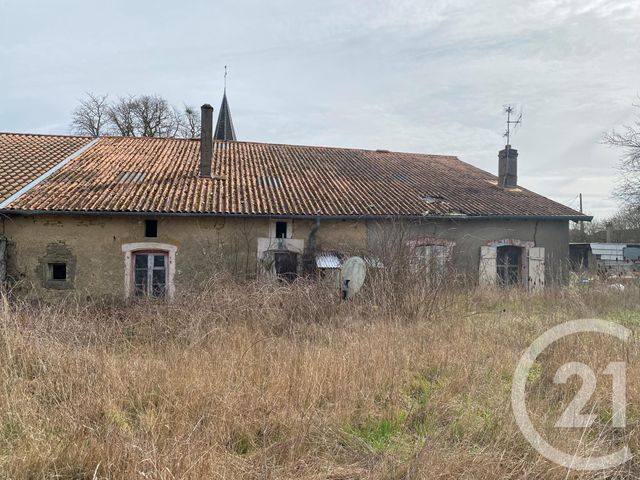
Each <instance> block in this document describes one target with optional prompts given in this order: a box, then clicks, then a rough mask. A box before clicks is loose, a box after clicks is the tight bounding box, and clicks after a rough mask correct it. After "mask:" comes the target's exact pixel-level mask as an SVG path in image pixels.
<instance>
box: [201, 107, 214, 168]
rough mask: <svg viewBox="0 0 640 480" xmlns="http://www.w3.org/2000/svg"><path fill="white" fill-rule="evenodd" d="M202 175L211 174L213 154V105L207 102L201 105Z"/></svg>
mask: <svg viewBox="0 0 640 480" xmlns="http://www.w3.org/2000/svg"><path fill="white" fill-rule="evenodd" d="M200 122H201V123H200V176H201V177H210V176H211V157H212V156H213V107H212V106H211V105H209V104H208V103H205V104H204V105H202V107H200Z"/></svg>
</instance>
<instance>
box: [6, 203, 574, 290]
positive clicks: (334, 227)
mask: <svg viewBox="0 0 640 480" xmlns="http://www.w3.org/2000/svg"><path fill="white" fill-rule="evenodd" d="M148 220H149V217H148V216H138V217H135V216H123V215H120V216H108V215H99V216H86V215H38V216H22V215H21V216H14V217H11V218H5V219H4V220H3V228H4V232H5V233H4V234H5V235H6V237H7V238H8V239H9V243H8V254H7V259H8V272H9V277H10V278H11V279H12V280H13V281H14V282H18V283H20V285H21V288H22V289H23V290H24V291H28V292H31V293H32V294H35V295H37V296H39V297H43V298H50V297H55V296H59V295H61V294H69V293H72V294H74V295H80V296H81V297H90V298H94V297H113V298H125V297H127V296H129V295H130V294H131V293H132V292H133V289H132V287H131V283H130V282H129V281H128V279H130V278H131V276H132V266H131V258H130V254H131V252H135V251H144V252H147V251H148V252H154V251H158V252H170V255H168V261H169V262H170V265H171V269H172V271H173V272H172V274H171V276H170V278H167V292H169V294H170V295H174V294H177V295H179V294H180V293H181V292H184V291H189V290H192V289H194V288H200V287H201V286H202V285H203V284H204V285H206V282H207V280H209V279H210V278H213V277H215V276H216V275H219V274H220V273H221V272H223V271H224V272H231V273H234V274H236V275H240V276H243V277H254V276H256V275H270V276H274V274H275V270H274V265H273V262H272V261H273V254H274V253H275V252H281V251H289V252H294V253H295V254H296V255H299V257H298V258H297V266H298V268H299V269H301V268H302V265H303V263H302V260H303V256H304V253H305V252H306V251H307V249H308V247H309V237H310V235H311V232H312V230H313V229H314V226H315V225H316V222H315V221H313V220H292V221H290V222H289V224H290V226H291V227H290V228H291V231H290V234H289V237H288V238H286V239H277V238H275V236H274V235H273V232H274V224H275V222H277V221H282V220H275V219H257V218H246V219H241V218H225V217H180V216H167V217H159V218H157V237H154V238H148V237H145V223H146V222H147V221H148ZM153 220H155V219H153ZM397 228H398V223H397V222H392V221H376V220H369V221H357V220H327V221H320V226H319V228H317V232H316V248H317V251H332V252H345V253H361V252H376V251H377V246H378V244H379V243H380V242H385V241H389V240H390V241H394V240H395V237H394V236H393V234H391V237H389V232H390V231H393V230H396V229H397ZM568 234H569V233H568V225H567V222H566V221H556V222H551V221H546V222H540V221H538V222H536V221H528V220H513V221H510V220H475V221H459V220H440V221H412V222H407V225H406V231H405V233H404V235H403V238H411V239H412V240H414V241H415V240H418V241H426V242H428V243H433V242H437V240H440V241H446V242H447V245H450V246H451V248H452V249H451V266H452V267H453V269H454V270H455V271H456V272H457V273H458V274H462V275H465V276H467V278H470V279H476V280H479V279H480V277H481V275H482V270H481V268H482V267H481V254H482V249H483V248H484V247H487V246H493V247H497V246H499V245H519V246H523V247H527V244H528V243H530V246H531V247H533V246H534V245H535V246H537V247H541V248H544V249H545V264H546V265H547V267H546V269H545V271H544V279H545V281H546V282H553V281H560V280H561V279H562V278H563V276H564V274H565V273H566V272H565V266H566V264H565V260H566V258H567V255H568V250H567V249H568ZM269 253H270V254H271V255H272V257H271V258H269V257H268V255H269ZM127 255H129V260H128V261H127ZM524 255H525V260H527V258H528V254H527V253H524ZM55 264H65V265H66V274H65V275H66V276H65V280H64V281H56V280H52V279H51V272H49V270H48V269H49V268H51V267H50V265H55ZM489 268H492V269H493V271H494V272H495V269H496V268H497V267H496V266H495V265H494V266H493V267H489ZM523 268H524V269H525V272H524V278H525V279H528V278H529V277H530V275H529V272H528V271H527V270H528V268H529V266H528V262H527V261H524V262H523ZM485 275H486V273H485ZM495 279H496V280H495V281H496V282H497V281H498V277H497V276H495ZM488 283H495V282H491V281H489V282H488Z"/></svg>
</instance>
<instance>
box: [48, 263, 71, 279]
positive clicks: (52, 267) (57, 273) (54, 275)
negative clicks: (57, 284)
mask: <svg viewBox="0 0 640 480" xmlns="http://www.w3.org/2000/svg"><path fill="white" fill-rule="evenodd" d="M49 280H55V281H61V282H64V281H66V280H67V264H66V263H50V264H49Z"/></svg>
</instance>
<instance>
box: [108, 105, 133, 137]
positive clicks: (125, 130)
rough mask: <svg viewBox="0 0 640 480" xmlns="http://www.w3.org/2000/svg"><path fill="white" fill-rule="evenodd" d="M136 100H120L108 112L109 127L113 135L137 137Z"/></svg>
mask: <svg viewBox="0 0 640 480" xmlns="http://www.w3.org/2000/svg"><path fill="white" fill-rule="evenodd" d="M134 110H135V98H134V97H131V96H130V97H126V98H123V97H121V98H119V99H118V101H117V102H115V103H113V104H111V105H110V106H109V109H108V111H107V117H108V120H109V126H110V127H111V129H112V130H113V133H117V134H119V135H122V136H123V137H136V136H137V135H136V130H137V129H136V120H135V113H134Z"/></svg>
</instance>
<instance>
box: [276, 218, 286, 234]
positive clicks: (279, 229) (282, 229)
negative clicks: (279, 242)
mask: <svg viewBox="0 0 640 480" xmlns="http://www.w3.org/2000/svg"><path fill="white" fill-rule="evenodd" d="M276 238H287V222H276Z"/></svg>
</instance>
